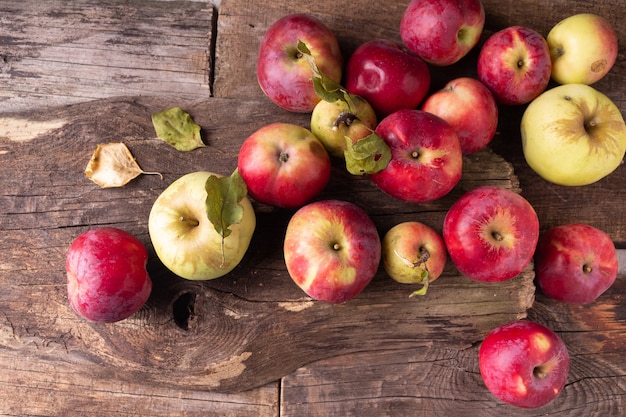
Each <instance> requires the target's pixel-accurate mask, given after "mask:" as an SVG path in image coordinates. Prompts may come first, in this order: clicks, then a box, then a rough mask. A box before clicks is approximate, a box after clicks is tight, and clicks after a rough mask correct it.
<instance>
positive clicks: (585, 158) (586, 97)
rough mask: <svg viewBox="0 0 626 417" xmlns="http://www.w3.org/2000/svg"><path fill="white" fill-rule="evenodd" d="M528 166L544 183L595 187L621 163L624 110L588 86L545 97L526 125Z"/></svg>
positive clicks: (625, 131)
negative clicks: (593, 185)
mask: <svg viewBox="0 0 626 417" xmlns="http://www.w3.org/2000/svg"><path fill="white" fill-rule="evenodd" d="M521 134H522V147H523V151H524V157H525V158H526V162H528V165H529V166H530V167H531V168H532V169H533V170H534V171H535V172H536V173H537V174H539V175H540V176H541V177H543V178H544V179H545V180H547V181H550V182H553V183H555V184H559V185H566V186H580V185H587V184H591V183H593V182H596V181H598V180H600V179H602V178H604V177H606V176H607V175H609V174H610V173H611V172H613V171H614V170H615V169H617V167H618V166H619V165H620V164H621V163H622V160H623V159H624V153H625V152H626V125H624V118H623V117H622V114H621V113H620V110H619V108H618V107H617V106H616V105H615V103H613V102H612V101H611V99H610V98H608V97H607V96H606V95H604V94H603V93H601V92H599V91H598V90H596V89H594V88H593V87H590V86H588V85H586V84H564V85H561V86H558V87H555V88H552V89H550V90H547V91H545V92H544V93H542V94H541V95H540V96H539V97H537V98H536V99H534V100H533V101H532V102H531V103H530V105H529V106H528V107H527V108H526V110H525V112H524V115H523V116H522V121H521Z"/></svg>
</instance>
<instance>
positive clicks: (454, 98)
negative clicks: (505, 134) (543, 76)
mask: <svg viewBox="0 0 626 417" xmlns="http://www.w3.org/2000/svg"><path fill="white" fill-rule="evenodd" d="M422 110H424V111H427V112H429V113H432V114H435V115H437V116H439V117H441V118H442V119H444V120H445V121H446V122H448V123H449V124H450V125H451V126H452V127H453V128H454V130H455V131H456V134H457V136H458V137H459V141H461V150H462V151H463V154H464V155H468V154H471V153H474V152H478V151H480V150H482V149H484V148H486V147H487V145H489V143H491V140H492V139H493V137H494V136H495V134H496V129H497V127H498V104H497V103H496V99H495V98H494V96H493V94H492V93H491V91H489V89H488V88H487V87H486V86H485V85H484V84H483V83H481V82H480V81H478V80H476V79H474V78H469V77H460V78H456V79H454V80H452V81H449V82H448V83H447V84H446V85H445V86H444V87H443V88H442V89H441V90H439V91H436V92H434V93H433V94H431V95H430V96H429V97H427V98H426V100H425V101H424V103H423V104H422Z"/></svg>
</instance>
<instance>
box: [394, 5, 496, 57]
mask: <svg viewBox="0 0 626 417" xmlns="http://www.w3.org/2000/svg"><path fill="white" fill-rule="evenodd" d="M484 25H485V9H484V7H483V4H482V2H481V1H480V0H412V1H411V2H410V3H409V5H408V6H407V8H406V10H405V11H404V14H403V15H402V20H401V21H400V37H401V39H402V42H403V43H404V45H406V47H407V48H408V49H409V50H410V51H412V52H413V53H415V54H417V55H418V56H420V57H421V58H422V59H423V60H424V61H426V62H428V63H429V64H432V65H438V66H445V65H451V64H454V63H455V62H457V61H459V60H460V59H461V58H463V57H464V56H465V55H467V53H468V52H469V51H470V50H471V49H472V48H473V47H474V46H476V44H477V43H478V41H479V40H480V35H481V34H482V32H483V27H484Z"/></svg>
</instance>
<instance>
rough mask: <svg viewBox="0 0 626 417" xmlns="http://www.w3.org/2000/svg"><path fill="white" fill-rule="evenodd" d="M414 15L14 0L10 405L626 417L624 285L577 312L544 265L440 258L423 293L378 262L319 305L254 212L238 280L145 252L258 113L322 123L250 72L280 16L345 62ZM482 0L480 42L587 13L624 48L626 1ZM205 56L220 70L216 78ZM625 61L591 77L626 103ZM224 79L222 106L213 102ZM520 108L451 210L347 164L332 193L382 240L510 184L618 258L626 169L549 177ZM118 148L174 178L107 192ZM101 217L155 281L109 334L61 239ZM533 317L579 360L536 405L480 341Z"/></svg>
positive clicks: (9, 134)
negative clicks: (178, 141) (166, 118)
mask: <svg viewBox="0 0 626 417" xmlns="http://www.w3.org/2000/svg"><path fill="white" fill-rule="evenodd" d="M218 3H219V2H218ZM406 4H408V1H407V0H403V1H396V2H393V3H391V4H389V3H385V4H380V3H376V2H372V1H364V2H356V3H355V2H344V1H339V2H330V1H327V0H321V1H318V2H315V3H309V2H286V1H282V0H280V1H276V2H270V3H260V2H244V1H241V0H224V1H222V2H221V5H220V6H219V9H218V10H212V9H211V8H210V7H208V3H207V2H196V1H155V0H151V1H141V0H131V1H122V0H119V1H117V0H116V1H113V2H108V3H107V4H106V5H102V4H100V3H97V2H93V1H88V0H80V1H76V2H72V3H71V4H68V3H66V2H61V1H56V0H54V1H50V2H43V3H42V2H35V1H34V0H27V1H24V2H11V1H3V0H0V12H2V13H0V22H1V23H2V24H1V25H0V39H2V44H1V45H0V179H1V183H0V184H1V185H0V236H1V237H0V271H1V273H0V285H1V286H2V288H3V290H2V291H0V383H1V384H2V386H3V387H6V388H7V389H3V390H1V391H0V414H2V415H5V414H6V415H26V414H28V415H41V416H43V415H58V416H66V415H76V413H78V414H80V415H81V416H90V415H93V416H101V415H106V414H111V415H128V416H131V415H132V416H136V415H150V416H153V415H216V416H217V415H219V416H230V415H232V416H248V415H250V416H252V415H258V416H278V415H280V416H281V417H284V416H300V415H311V416H328V415H345V416H360V417H365V416H379V415H397V416H402V415H411V416H415V415H418V416H419V415H424V416H430V415H451V414H458V415H465V416H474V415H475V416H492V415H493V416H495V415H523V416H530V415H537V416H539V415H546V414H550V415H563V416H566V415H567V416H570V415H583V414H584V415H589V414H591V415H619V413H620V412H621V410H622V409H623V408H624V403H625V401H626V382H625V379H624V374H625V372H626V371H625V370H626V364H624V360H623V346H624V344H625V343H626V339H625V337H624V334H626V333H625V332H624V323H625V322H626V316H625V313H624V304H623V297H622V293H623V291H624V290H625V288H624V279H623V277H620V280H618V282H617V284H616V286H615V287H614V288H612V289H611V290H610V291H609V292H608V293H607V294H606V296H603V298H601V299H600V300H599V301H598V302H597V303H595V304H593V305H591V306H585V307H580V308H578V307H571V306H566V305H561V304H558V303H554V302H551V301H550V300H547V299H545V297H542V296H541V294H538V296H537V299H536V300H535V302H534V304H533V300H534V299H535V293H534V287H533V285H532V269H530V268H529V269H528V270H526V271H525V272H524V274H523V275H522V276H521V277H520V278H519V279H516V280H513V281H512V282H509V283H506V284H503V285H501V286H495V287H491V286H489V287H483V286H480V285H477V284H474V283H471V282H468V281H467V280H466V279H464V278H463V277H459V276H458V273H457V271H456V270H455V269H454V267H453V266H452V265H448V266H447V269H446V275H445V277H443V278H442V279H441V280H440V281H437V282H436V283H435V284H433V286H432V288H431V291H430V292H429V295H428V296H427V297H426V298H423V299H418V300H414V299H412V300H408V299H407V298H406V297H407V295H408V292H409V289H407V287H406V286H402V285H400V284H396V283H393V282H391V281H390V280H389V279H388V278H387V277H386V276H385V274H384V273H383V272H382V271H380V272H379V274H378V275H377V276H376V278H375V279H374V281H373V282H372V284H371V285H370V286H369V287H368V288H367V289H366V291H364V292H363V293H362V294H361V295H360V296H359V297H358V298H357V299H355V300H353V302H350V303H348V304H346V305H343V306H329V305H323V304H320V303H315V302H312V301H311V300H310V299H308V298H307V297H305V296H304V294H303V293H302V292H300V291H299V289H297V288H296V287H295V286H294V285H292V284H291V283H290V281H289V278H288V276H287V275H286V272H285V270H284V265H283V262H282V254H281V253H280V250H279V249H277V248H278V247H279V246H280V240H281V232H282V231H283V230H284V227H285V226H286V222H287V221H288V218H289V214H290V213H289V212H288V211H283V210H276V209H272V208H270V207H266V206H261V205H258V204H257V205H255V208H256V209H257V216H258V219H259V226H258V229H257V233H256V234H255V237H254V241H253V245H252V248H251V251H250V252H249V254H248V255H247V256H246V258H245V259H244V262H243V263H242V265H241V267H240V268H238V269H237V270H236V271H235V272H234V273H233V274H232V276H228V277H225V278H224V279H220V280H216V281H211V282H205V283H190V282H187V281H184V280H181V279H179V278H177V277H175V276H173V275H172V274H171V273H169V272H167V271H166V270H165V269H164V268H163V267H162V265H160V263H159V262H158V260H157V259H156V257H155V255H154V253H153V251H152V249H151V248H150V243H149V237H148V235H147V230H146V218H147V213H148V212H149V209H150V206H151V204H152V201H153V200H154V198H156V196H157V195H158V193H159V192H160V191H161V190H162V189H164V187H165V186H166V185H167V184H168V183H169V182H171V181H173V180H174V179H175V178H177V177H178V176H179V175H181V174H182V173H185V172H189V171H191V170H197V169H208V170H214V171H218V172H221V173H223V174H226V173H229V172H231V171H232V169H234V167H235V165H236V154H237V151H238V148H239V145H240V144H241V142H242V141H243V139H244V138H245V137H247V135H248V134H250V133H251V132H252V131H254V130H255V129H256V128H258V127H260V126H262V125H264V124H266V123H269V122H271V121H277V120H280V121H291V122H293V123H297V124H300V125H303V126H306V125H307V124H308V120H307V116H306V115H293V114H288V113H286V112H284V111H281V110H279V109H277V108H276V107H275V106H273V105H271V104H270V103H268V101H267V100H266V99H265V98H264V97H263V96H262V95H261V93H260V90H259V89H258V86H257V84H256V80H255V79H254V72H253V71H254V65H255V60H256V55H255V54H256V48H257V47H258V42H259V41H260V37H261V36H262V33H263V32H264V30H265V29H266V28H267V27H268V26H269V24H271V23H272V22H273V21H274V20H276V19H277V18H279V17H280V16H282V15H283V14H284V13H287V12H289V11H302V12H310V13H314V14H316V15H318V16H320V17H322V18H323V19H324V20H325V21H326V22H328V23H329V25H330V26H331V28H332V29H333V30H334V31H336V33H337V35H338V38H339V40H340V43H341V45H342V48H343V50H344V52H345V54H346V56H347V55H348V54H349V53H350V52H351V51H352V50H353V49H354V48H355V47H356V46H357V45H358V44H359V43H360V42H362V41H364V40H367V39H370V38H373V37H388V38H391V39H396V40H397V39H398V32H397V24H398V22H399V20H400V16H401V13H402V12H403V10H404V7H405V6H406ZM484 4H485V7H486V10H487V25H486V32H485V36H487V35H488V34H489V33H492V32H494V31H495V30H498V29H500V28H503V27H505V26H507V25H510V24H525V25H528V26H531V27H534V28H536V29H537V30H539V31H540V32H542V33H544V34H545V33H547V31H548V30H549V28H550V27H551V25H552V24H553V23H555V22H556V21H557V20H558V19H560V18H562V17H565V16H567V15H569V14H572V13H575V12H585V11H589V12H596V13H599V14H602V15H604V16H605V17H607V18H609V20H610V21H611V22H612V23H613V24H614V26H615V28H616V29H617V31H618V36H619V39H620V43H626V27H624V26H623V25H622V22H623V21H624V18H626V9H624V7H623V5H622V4H621V2H620V1H619V0H603V1H600V2H593V3H591V2H586V1H573V2H572V1H567V0H557V1H555V2H551V3H550V4H543V3H537V2H536V1H531V0H520V1H518V2H515V4H512V3H511V2H499V1H495V0H484ZM212 23H214V24H215V25H216V26H215V27H214V30H212V29H211V24H212ZM214 32H215V33H217V36H216V37H213V36H212V35H213V34H214ZM151 37H152V38H151ZM113 41H114V42H113ZM155 41H156V42H155ZM103 42H108V44H109V45H113V46H115V45H117V46H115V47H112V48H108V49H107V48H103V47H102V45H103ZM157 44H159V45H161V46H162V48H163V49H158V50H157V47H156V45H157ZM212 48H215V50H216V55H215V61H214V62H215V69H216V72H215V74H211V73H209V74H207V71H208V70H210V68H211V65H207V59H206V58H207V55H210V51H211V50H212ZM166 49H167V52H166V53H165V52H164V51H165V50H166ZM182 50H184V51H185V52H189V55H184V56H182V55H180V54H179V52H181V51H182ZM81 51H85V53H86V54H87V55H83V54H80V53H78V52H81ZM89 54H90V55H89ZM42 56H43V57H48V56H50V57H55V58H54V59H51V60H49V59H42V58H41V57H42ZM475 59H476V52H473V53H471V54H470V55H469V56H468V57H467V59H465V60H463V61H462V62H461V63H460V64H459V65H456V66H453V67H450V68H446V69H445V70H441V69H433V72H432V74H433V89H435V88H437V86H440V85H442V84H443V82H444V81H446V80H447V79H449V78H450V77H453V76H456V75H459V74H471V73H472V72H473V71H474V63H475ZM120 63H127V65H126V66H125V67H124V68H120V67H121V66H120V65H119V64H120ZM146 63H147V64H149V66H150V67H151V68H152V69H151V70H149V71H148V70H146V68H145V65H146ZM122 66H123V65H122ZM624 71H626V61H625V60H624V56H623V54H621V53H620V55H619V56H618V62H617V63H616V67H615V68H614V70H613V71H612V72H611V73H610V74H609V75H608V76H607V77H606V78H605V79H603V80H602V81H601V82H599V83H598V84H597V85H596V87H597V88H598V89H600V90H601V91H603V92H605V93H606V94H607V95H609V96H610V97H611V98H612V99H613V100H614V101H615V102H616V103H617V104H618V106H619V107H620V109H622V110H625V109H626V102H625V94H626V91H624V89H623V88H622V86H623V81H624V75H623V74H624ZM95 74H97V77H96V75H95ZM127 74H132V77H127V78H125V75H127ZM213 75H214V76H215V84H214V86H213V87H214V88H213V90H214V92H215V95H216V96H217V97H212V98H209V97H208V95H210V92H211V90H210V89H209V88H208V87H207V86H206V80H207V78H208V79H209V81H211V80H212V79H213ZM94 77H96V78H97V80H98V81H97V83H95V85H96V86H97V87H98V88H96V89H94V88H92V87H93V85H94V79H96V78H94ZM172 105H181V106H182V107H184V108H185V109H186V110H188V111H189V112H190V113H191V114H192V115H193V116H194V118H195V119H196V120H197V121H198V122H199V123H200V124H201V125H202V126H203V132H202V133H203V137H204V139H205V141H206V142H207V144H208V145H209V146H208V147H207V148H204V149H202V150H199V151H197V152H193V153H190V154H181V153H178V152H176V151H174V150H173V149H170V148H169V147H168V146H167V145H165V144H163V143H162V142H160V141H159V140H157V139H156V138H154V132H153V131H152V129H151V126H150V121H149V120H150V115H151V113H153V112H155V111H157V110H162V109H164V108H167V107H169V106H172ZM44 108H45V111H42V109H44ZM522 111H523V107H521V108H507V107H502V108H501V118H500V126H499V132H498V135H497V136H496V138H495V139H494V142H493V143H492V145H491V147H490V148H491V150H492V151H486V152H484V153H481V154H480V155H476V156H474V157H471V158H467V161H466V164H465V172H466V174H465V176H464V179H463V183H462V184H461V185H460V186H459V187H458V188H457V189H456V190H455V191H454V192H453V193H452V194H451V195H450V196H449V200H444V201H441V202H437V203H435V204H430V205H425V206H419V207H415V206H412V205H407V204H402V203H399V202H398V201H394V200H393V199H390V198H387V197H386V196H383V195H381V193H380V192H379V191H378V190H376V189H374V188H373V187H372V186H371V184H369V182H368V181H367V179H366V178H354V177H351V176H348V175H346V174H345V172H344V171H343V169H342V166H341V164H339V163H337V162H335V166H334V168H333V174H334V175H333V181H332V183H331V184H330V185H329V187H328V188H327V189H326V190H325V192H324V196H325V197H344V198H349V199H351V200H352V201H354V202H356V203H357V204H360V205H363V206H365V207H367V208H368V212H369V213H370V214H371V215H372V217H373V219H374V220H375V223H376V225H377V227H378V228H379V230H380V231H381V233H382V232H384V231H385V230H386V229H388V228H389V227H390V226H391V225H393V224H395V223H396V222H398V221H401V220H406V219H414V218H418V219H420V220H423V221H425V222H426V223H430V224H431V225H433V226H434V227H436V228H440V226H441V221H442V211H443V210H445V208H446V207H447V206H448V205H449V204H450V203H451V201H452V200H453V199H454V198H456V197H458V196H459V195H460V193H461V192H462V190H464V189H468V188H471V187H472V186H474V185H476V184H480V183H485V182H489V183H496V184H500V185H503V186H505V187H511V188H513V189H516V190H518V191H519V190H521V192H522V194H523V195H524V196H525V197H526V198H528V199H529V201H531V203H533V205H534V206H535V208H536V210H537V212H538V214H539V217H540V221H541V226H542V229H543V230H545V229H546V228H548V227H550V226H552V225H556V224H560V223H563V222H567V221H584V222H588V223H590V224H592V225H595V226H597V227H600V228H602V229H603V230H605V231H607V232H608V233H609V234H610V235H611V237H612V238H613V239H614V241H615V242H616V243H617V244H618V245H619V246H623V247H626V218H625V216H624V212H623V202H624V201H626V189H625V188H624V186H623V184H624V183H625V181H626V170H625V168H624V166H621V167H620V168H619V169H618V170H617V171H616V172H615V173H614V174H613V175H612V176H611V177H609V178H607V179H605V180H603V181H600V182H599V183H597V184H593V185H591V186H588V187H585V188H584V189H579V188H564V187H557V186H553V185H550V184H547V183H546V182H545V181H543V180H541V179H540V178H538V177H537V176H536V175H535V174H534V173H532V172H531V171H530V169H529V168H528V166H527V165H526V164H525V162H524V161H523V157H522V155H521V146H520V144H519V130H518V127H519V120H520V118H521V114H522ZM119 140H122V141H124V142H126V143H127V144H128V145H129V147H130V149H131V151H132V152H133V154H134V155H135V156H136V157H137V160H138V162H139V164H140V166H141V167H142V168H143V169H145V170H146V171H160V172H162V173H163V174H164V180H162V181H161V180H159V178H158V177H155V176H141V177H139V178H138V179H136V180H134V181H133V182H131V183H130V184H129V185H128V186H126V187H124V188H123V189H110V190H101V189H98V188H97V187H96V186H95V184H93V183H91V182H90V181H89V180H87V179H86V178H85V177H84V174H83V170H84V167H85V166H86V164H87V161H88V158H89V156H90V154H91V152H92V151H93V149H95V145H96V144H97V143H100V142H106V141H119ZM98 225H116V226H118V227H121V228H123V229H126V230H128V231H130V232H132V233H134V234H136V235H137V236H138V237H139V238H140V239H141V240H142V241H143V242H144V243H146V245H147V246H148V247H149V249H150V251H151V258H150V261H149V270H150V273H151V275H152V276H153V279H154V281H155V284H156V285H155V291H154V293H153V295H152V297H151V299H150V300H149V303H148V304H147V305H146V307H145V308H144V309H143V310H142V311H141V312H140V313H139V314H137V315H136V316H135V317H133V318H131V319H129V320H126V321H124V322H121V323H116V324H112V325H94V324H89V323H85V322H84V321H82V320H80V319H78V317H76V315H75V314H74V313H73V312H72V311H71V310H70V309H69V306H68V304H67V297H66V294H65V291H66V289H65V278H64V257H65V251H66V248H67V246H68V245H69V242H71V240H72V239H73V238H74V237H75V236H76V235H77V234H78V233H80V232H81V231H84V230H87V229H88V228H90V227H95V226H98ZM531 304H532V305H533V307H532V308H530V310H529V307H530V306H531ZM527 314H528V317H529V318H530V319H533V320H536V321H539V322H543V323H545V324H548V325H549V326H551V327H553V328H554V329H555V330H557V331H558V332H559V334H561V335H562V336H563V337H564V339H565V340H566V342H567V343H568V346H569V347H570V351H571V353H572V358H573V361H572V371H571V375H570V379H569V381H568V385H567V386H566V389H565V391H564V393H563V395H562V396H560V397H559V399H557V401H555V402H554V403H552V404H550V405H549V406H547V407H543V408H541V409H539V410H535V411H532V410H531V411H528V410H526V411H524V410H521V411H520V410H517V409H512V408H511V407H508V406H505V405H503V404H501V403H499V402H498V401H496V400H495V399H493V398H492V397H491V396H490V395H489V393H488V392H487V391H486V389H485V388H484V386H483V385H482V383H481V381H480V378H479V375H478V373H477V363H476V352H477V348H478V343H479V342H480V340H481V338H482V337H483V336H484V335H485V334H486V332H487V331H488V330H490V329H491V328H492V327H493V326H495V325H496V324H497V323H501V322H504V321H508V320H512V319H517V318H522V317H525V316H526V315H527ZM280 377H282V378H280ZM237 378H239V379H237ZM279 378H280V380H279V381H276V380H277V379H279ZM263 381H266V382H267V381H270V382H268V383H264V382H263ZM259 384H260V385H261V386H260V387H258V388H253V389H250V390H247V391H243V392H232V391H234V390H241V389H245V388H252V387H256V386H258V385H259ZM218 391H229V393H228V394H226V393H221V392H218ZM15 392H19V393H20V395H19V396H18V395H15Z"/></svg>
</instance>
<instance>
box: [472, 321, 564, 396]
mask: <svg viewBox="0 0 626 417" xmlns="http://www.w3.org/2000/svg"><path fill="white" fill-rule="evenodd" d="M478 362H479V368H480V374H481V376H482V379H483V381H484V383H485V385H486V386H487V389H488V390H489V391H490V392H491V393H492V394H493V395H494V396H495V397H496V398H498V399H500V400H501V401H503V402H505V403H507V404H511V405H514V406H516V407H520V408H537V407H542V406H544V405H546V404H548V403H549V402H551V401H552V400H554V399H555V398H556V397H557V396H558V395H559V394H560V393H561V391H562V390H563V387H564V386H565V383H566V382H567V377H568V374H569V352H568V350H567V346H566V345H565V342H563V340H562V339H561V338H560V337H559V336H558V335H557V334H556V333H555V332H554V331H553V330H551V329H549V328H548V327H546V326H544V325H542V324H539V323H534V322H532V321H526V320H523V321H514V322H511V323H507V324H504V325H502V326H499V327H497V328H495V329H494V330H492V331H491V332H490V333H489V334H488V335H487V337H485V339H484V340H483V342H482V344H481V345H480V349H479V352H478Z"/></svg>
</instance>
